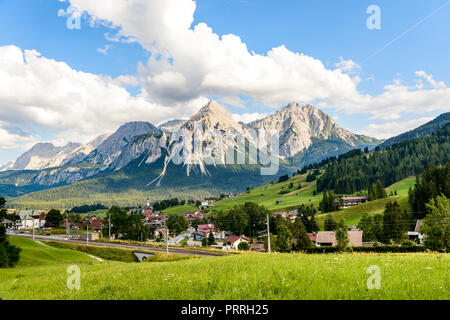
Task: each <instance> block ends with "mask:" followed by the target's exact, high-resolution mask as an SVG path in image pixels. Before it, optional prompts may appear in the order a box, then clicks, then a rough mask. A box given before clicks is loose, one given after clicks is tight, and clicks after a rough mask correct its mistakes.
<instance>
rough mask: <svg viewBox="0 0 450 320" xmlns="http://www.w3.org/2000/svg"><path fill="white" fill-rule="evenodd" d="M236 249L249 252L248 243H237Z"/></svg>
mask: <svg viewBox="0 0 450 320" xmlns="http://www.w3.org/2000/svg"><path fill="white" fill-rule="evenodd" d="M238 249H239V250H241V251H247V250H250V245H249V244H248V242H245V241H242V242H241V243H239V245H238Z"/></svg>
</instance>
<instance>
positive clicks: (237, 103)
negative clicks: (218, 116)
mask: <svg viewBox="0 0 450 320" xmlns="http://www.w3.org/2000/svg"><path fill="white" fill-rule="evenodd" d="M220 101H221V102H222V103H224V104H228V105H230V106H233V107H236V108H240V109H245V108H246V106H245V101H244V100H242V99H241V98H239V97H237V96H226V97H222V98H220Z"/></svg>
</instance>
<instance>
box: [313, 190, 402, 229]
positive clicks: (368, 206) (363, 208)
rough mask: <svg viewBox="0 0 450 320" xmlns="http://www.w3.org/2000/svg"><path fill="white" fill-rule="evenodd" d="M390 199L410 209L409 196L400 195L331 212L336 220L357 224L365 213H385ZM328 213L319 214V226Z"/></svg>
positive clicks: (350, 224)
mask: <svg viewBox="0 0 450 320" xmlns="http://www.w3.org/2000/svg"><path fill="white" fill-rule="evenodd" d="M389 201H397V202H398V203H399V204H400V207H401V208H402V210H408V209H409V208H408V196H407V195H400V196H394V197H389V198H386V199H379V200H375V201H370V202H367V203H364V204H361V205H358V206H354V207H351V208H347V209H344V210H340V211H335V212H331V214H333V215H334V217H335V219H336V220H341V219H344V220H345V222H346V224H347V225H349V226H357V225H358V222H359V220H361V217H362V215H363V213H368V214H369V215H375V214H379V213H383V212H384V209H385V206H386V203H388V202H389ZM327 214H328V213H327ZM327 214H319V215H318V216H317V223H318V225H319V226H322V225H323V223H324V221H325V217H326V216H327Z"/></svg>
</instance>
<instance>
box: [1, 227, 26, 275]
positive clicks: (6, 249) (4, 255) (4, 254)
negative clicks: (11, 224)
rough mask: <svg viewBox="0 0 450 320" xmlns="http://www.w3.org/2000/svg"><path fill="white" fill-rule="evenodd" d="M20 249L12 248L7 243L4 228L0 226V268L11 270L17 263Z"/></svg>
mask: <svg viewBox="0 0 450 320" xmlns="http://www.w3.org/2000/svg"><path fill="white" fill-rule="evenodd" d="M20 251H21V249H20V248H17V247H16V246H13V245H11V244H10V243H9V241H8V236H7V235H6V227H5V226H4V225H0V268H8V267H10V268H12V267H14V266H15V265H17V263H18V262H19V258H20Z"/></svg>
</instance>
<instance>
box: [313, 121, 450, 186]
mask: <svg viewBox="0 0 450 320" xmlns="http://www.w3.org/2000/svg"><path fill="white" fill-rule="evenodd" d="M448 162H450V124H448V125H446V126H445V127H444V128H442V129H441V130H438V131H437V132H436V133H434V134H433V135H432V136H427V137H422V138H417V139H413V140H407V141H403V142H400V143H397V144H394V145H393V146H391V147H389V148H387V149H386V150H377V151H374V152H372V153H366V152H362V151H361V150H359V151H358V150H352V151H350V152H348V153H347V154H344V155H341V156H339V158H338V159H336V158H334V159H329V160H328V161H324V163H326V164H325V172H324V174H323V175H322V176H320V177H319V178H318V180H317V191H318V192H321V191H323V190H334V192H335V193H338V194H351V193H354V192H357V191H360V190H368V189H369V187H370V186H371V185H372V184H373V183H376V182H377V181H380V183H381V184H382V185H384V186H387V185H391V184H393V183H395V182H397V181H399V180H401V179H404V178H406V177H409V176H414V175H419V174H422V173H423V172H424V171H425V169H427V168H431V167H435V166H438V165H443V164H446V163H448Z"/></svg>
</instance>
